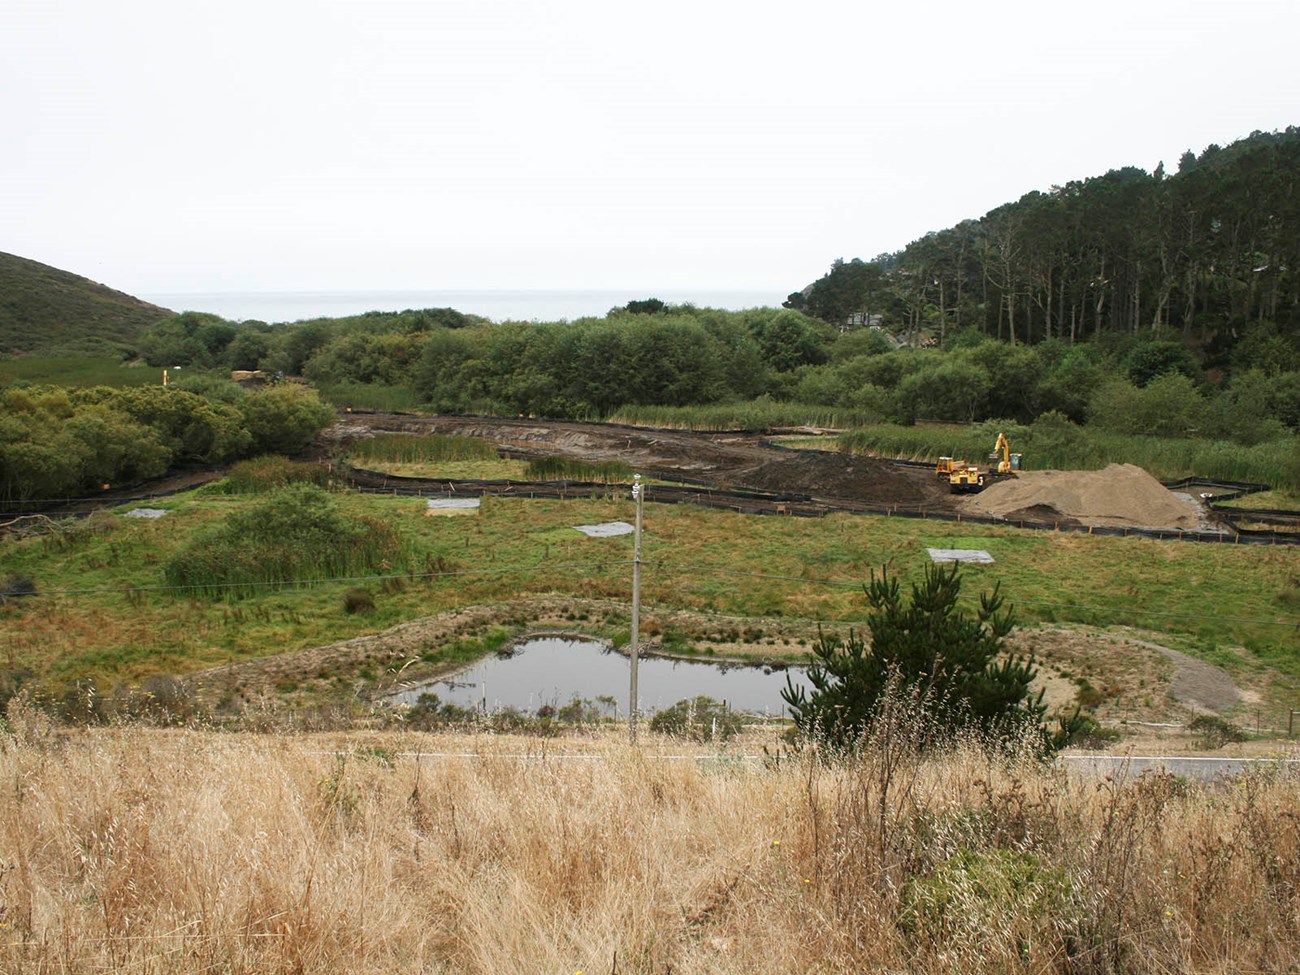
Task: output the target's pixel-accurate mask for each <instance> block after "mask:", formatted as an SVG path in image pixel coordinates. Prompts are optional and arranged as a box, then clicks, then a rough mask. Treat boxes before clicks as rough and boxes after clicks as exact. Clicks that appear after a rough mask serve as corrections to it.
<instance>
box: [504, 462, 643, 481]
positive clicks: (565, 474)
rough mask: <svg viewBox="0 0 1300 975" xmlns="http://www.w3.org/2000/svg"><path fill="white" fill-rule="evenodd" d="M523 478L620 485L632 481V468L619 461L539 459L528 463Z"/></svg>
mask: <svg viewBox="0 0 1300 975" xmlns="http://www.w3.org/2000/svg"><path fill="white" fill-rule="evenodd" d="M524 476H525V477H526V478H528V479H529V480H531V481H601V482H606V483H610V484H621V483H623V482H625V481H631V480H632V467H631V465H629V464H627V463H625V462H624V461H621V460H607V461H586V460H576V459H574V458H570V457H539V458H537V459H536V460H531V461H529V462H528V467H527V468H525V470H524Z"/></svg>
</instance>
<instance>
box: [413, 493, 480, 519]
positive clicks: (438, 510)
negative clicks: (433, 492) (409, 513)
mask: <svg viewBox="0 0 1300 975" xmlns="http://www.w3.org/2000/svg"><path fill="white" fill-rule="evenodd" d="M479 504H480V499H479V498H430V499H429V506H428V508H427V510H426V511H425V512H424V514H425V517H426V518H428V517H436V516H446V515H476V514H478V508H479Z"/></svg>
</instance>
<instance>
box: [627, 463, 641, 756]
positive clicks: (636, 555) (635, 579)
mask: <svg viewBox="0 0 1300 975" xmlns="http://www.w3.org/2000/svg"><path fill="white" fill-rule="evenodd" d="M632 498H633V500H635V501H636V533H635V534H634V535H633V536H632V637H631V639H630V640H629V641H628V649H629V651H630V656H631V658H632V687H631V691H630V695H629V700H628V705H627V735H628V740H629V741H631V742H632V743H633V744H635V743H636V722H637V717H638V714H637V712H638V710H639V709H638V706H637V695H636V666H637V649H638V648H637V642H638V638H639V636H640V630H641V508H642V505H643V503H644V501H645V489H644V488H643V487H642V486H641V475H640V474H633V475H632Z"/></svg>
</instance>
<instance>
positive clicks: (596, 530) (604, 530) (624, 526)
mask: <svg viewBox="0 0 1300 975" xmlns="http://www.w3.org/2000/svg"><path fill="white" fill-rule="evenodd" d="M573 527H574V529H575V530H576V531H580V532H582V533H583V534H584V535H590V536H591V537H592V538H612V537H614V536H615V535H631V534H632V533H633V532H634V531H636V528H635V527H634V526H632V525H629V524H628V523H627V522H626V521H607V522H605V523H604V524H602V525H574V526H573Z"/></svg>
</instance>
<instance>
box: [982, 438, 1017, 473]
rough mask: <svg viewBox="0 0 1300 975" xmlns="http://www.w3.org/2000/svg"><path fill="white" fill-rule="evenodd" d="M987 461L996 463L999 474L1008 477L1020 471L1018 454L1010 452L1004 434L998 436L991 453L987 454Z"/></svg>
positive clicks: (1009, 446)
mask: <svg viewBox="0 0 1300 975" xmlns="http://www.w3.org/2000/svg"><path fill="white" fill-rule="evenodd" d="M989 460H996V461H997V462H998V473H999V474H1003V475H1008V476H1010V475H1014V474H1015V472H1016V471H1018V470H1020V454H1013V453H1012V452H1011V444H1010V443H1009V442H1008V441H1007V435H1006V434H1005V433H999V434H998V440H997V443H995V444H994V445H993V453H991V454H989Z"/></svg>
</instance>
